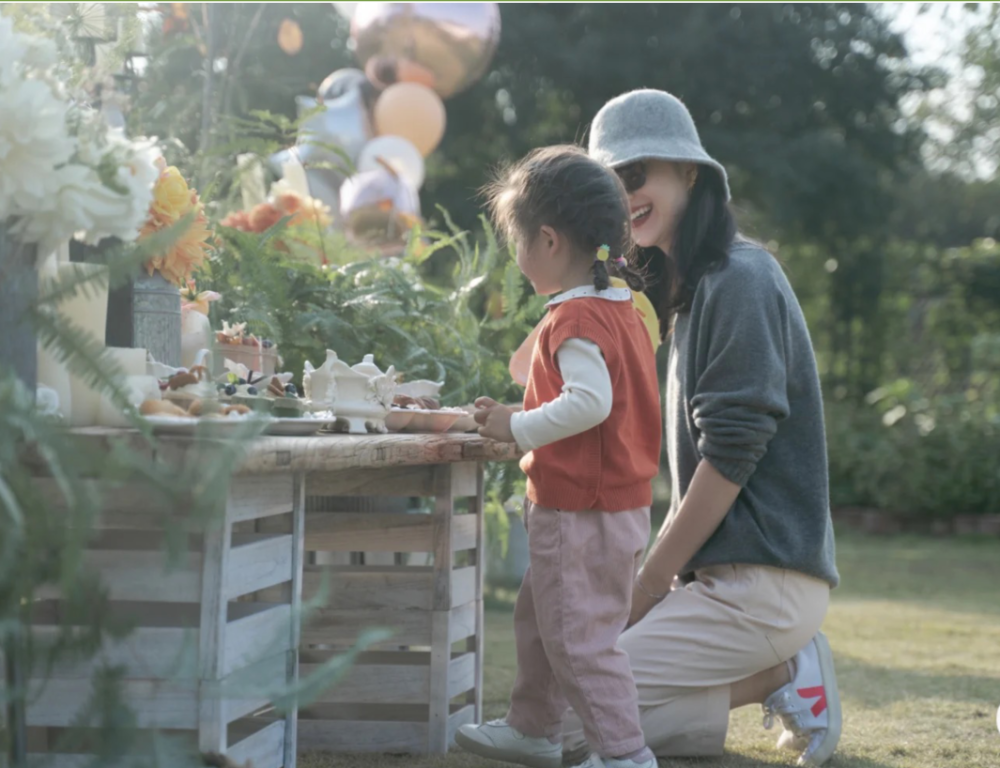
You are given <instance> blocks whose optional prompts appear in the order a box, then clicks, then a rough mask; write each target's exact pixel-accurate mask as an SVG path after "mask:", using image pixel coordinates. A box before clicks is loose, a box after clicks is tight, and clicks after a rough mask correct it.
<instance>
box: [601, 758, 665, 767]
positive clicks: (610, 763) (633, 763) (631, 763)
mask: <svg viewBox="0 0 1000 768" xmlns="http://www.w3.org/2000/svg"><path fill="white" fill-rule="evenodd" d="M598 759H599V760H602V762H601V763H598V765H603V766H604V768H656V758H655V757H651V758H650V759H648V760H642V761H639V760H622V759H620V758H615V757H605V758H598Z"/></svg>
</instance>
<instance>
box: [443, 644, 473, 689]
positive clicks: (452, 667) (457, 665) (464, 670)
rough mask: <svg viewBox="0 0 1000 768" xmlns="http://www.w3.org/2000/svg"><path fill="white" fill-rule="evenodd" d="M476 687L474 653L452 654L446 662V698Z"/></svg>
mask: <svg viewBox="0 0 1000 768" xmlns="http://www.w3.org/2000/svg"><path fill="white" fill-rule="evenodd" d="M475 687H476V655H475V654H474V653H461V654H456V655H453V657H452V660H451V662H450V663H449V664H448V698H449V699H453V698H455V697H456V696H458V695H459V694H462V693H465V692H467V691H471V690H472V689H473V688H475Z"/></svg>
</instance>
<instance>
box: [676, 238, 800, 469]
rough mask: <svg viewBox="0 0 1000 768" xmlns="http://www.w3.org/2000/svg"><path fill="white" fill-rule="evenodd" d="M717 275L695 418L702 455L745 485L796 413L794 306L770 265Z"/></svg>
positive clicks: (701, 329)
mask: <svg viewBox="0 0 1000 768" xmlns="http://www.w3.org/2000/svg"><path fill="white" fill-rule="evenodd" d="M762 258H765V257H762ZM766 258H770V256H766ZM723 274H724V272H723ZM714 277H716V278H717V280H716V281H713V283H712V284H710V285H709V286H706V288H708V290H707V291H706V297H705V300H704V302H703V304H702V307H701V317H700V318H698V320H697V323H698V341H697V349H696V350H692V353H693V354H695V355H696V357H695V361H696V363H695V364H696V366H697V369H696V378H695V387H694V394H693V396H692V397H691V408H692V417H693V419H694V424H695V426H696V427H697V429H698V430H699V432H700V435H699V437H698V450H699V452H700V454H701V456H702V457H703V458H705V459H706V460H708V461H709V462H710V463H711V464H712V466H713V467H715V468H716V469H717V470H718V471H719V472H720V473H721V474H722V475H723V477H725V478H727V479H728V480H730V481H731V482H733V483H736V484H737V485H740V486H743V485H746V483H747V481H748V480H749V479H750V477H751V475H753V473H754V470H755V469H756V468H757V464H758V462H759V461H760V460H761V459H762V458H763V457H764V454H765V453H766V452H767V446H768V443H769V442H770V440H771V438H772V437H774V435H775V433H776V432H777V430H778V422H779V421H781V420H782V419H784V418H786V417H787V416H788V413H789V405H788V392H787V368H786V366H787V364H788V362H789V361H788V360H787V347H786V340H787V338H788V312H787V303H786V298H785V296H784V294H782V292H781V290H780V289H779V287H778V285H777V284H776V281H775V280H774V277H773V275H772V274H771V272H770V270H769V269H767V268H764V267H760V268H758V269H755V270H753V271H752V272H751V271H749V270H748V274H740V275H726V276H725V278H722V276H721V275H717V276H714ZM720 278H721V279H720ZM696 309H697V307H695V308H693V311H694V310H696ZM692 321H693V322H694V321H695V318H694V317H692Z"/></svg>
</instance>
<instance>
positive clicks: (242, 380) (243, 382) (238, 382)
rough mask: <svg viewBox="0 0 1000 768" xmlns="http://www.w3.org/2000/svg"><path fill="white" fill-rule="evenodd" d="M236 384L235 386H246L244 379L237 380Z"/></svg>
mask: <svg viewBox="0 0 1000 768" xmlns="http://www.w3.org/2000/svg"><path fill="white" fill-rule="evenodd" d="M236 383H237V384H241V385H242V384H246V383H247V380H246V379H237V380H236Z"/></svg>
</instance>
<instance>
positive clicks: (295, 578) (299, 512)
mask: <svg viewBox="0 0 1000 768" xmlns="http://www.w3.org/2000/svg"><path fill="white" fill-rule="evenodd" d="M305 530H306V479H305V475H303V474H301V473H299V474H296V475H295V485H294V491H293V505H292V538H293V539H294V542H295V543H294V547H293V549H292V584H291V590H290V593H289V599H290V600H291V609H292V620H291V621H290V622H289V624H288V643H289V645H290V649H289V651H288V654H287V664H288V666H287V668H286V674H285V679H286V680H287V685H288V686H289V687H292V688H294V687H295V686H297V685H298V680H299V642H300V641H301V639H302V568H303V566H304V565H305ZM298 728H299V709H298V706H297V705H296V706H293V707H292V708H290V709H289V710H288V711H287V712H286V713H285V730H284V736H283V737H282V738H283V742H282V747H283V750H282V756H281V761H282V764H283V765H284V768H295V765H296V761H297V760H298V751H299V732H298Z"/></svg>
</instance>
